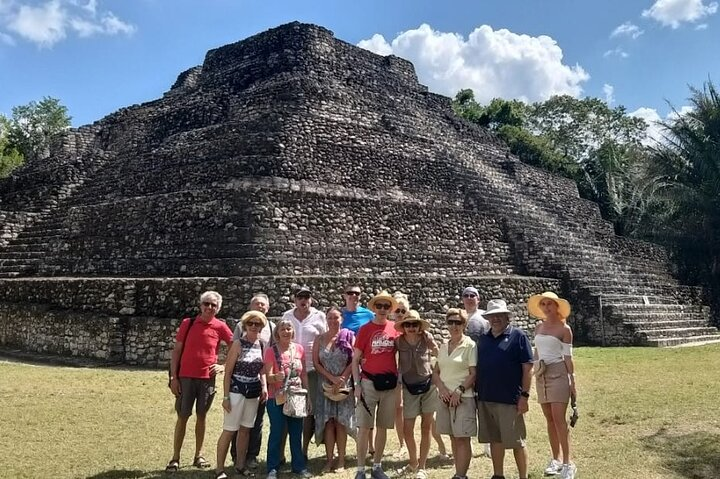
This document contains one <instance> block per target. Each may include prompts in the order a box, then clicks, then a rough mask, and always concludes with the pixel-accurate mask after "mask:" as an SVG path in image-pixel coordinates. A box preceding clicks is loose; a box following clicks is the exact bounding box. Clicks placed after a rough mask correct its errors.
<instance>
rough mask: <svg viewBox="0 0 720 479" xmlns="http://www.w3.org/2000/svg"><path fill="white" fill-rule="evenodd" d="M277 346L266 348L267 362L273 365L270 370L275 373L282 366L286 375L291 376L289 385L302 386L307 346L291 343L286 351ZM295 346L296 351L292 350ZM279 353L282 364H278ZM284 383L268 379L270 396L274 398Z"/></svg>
mask: <svg viewBox="0 0 720 479" xmlns="http://www.w3.org/2000/svg"><path fill="white" fill-rule="evenodd" d="M276 346H277V344H276V345H274V346H270V347H269V348H267V349H266V350H265V364H270V365H272V369H271V370H270V371H271V374H274V373H275V372H277V371H279V370H280V368H282V370H283V373H285V377H288V378H289V379H288V385H289V386H296V387H302V380H301V379H300V376H301V375H302V371H303V364H304V363H305V348H303V347H302V345H300V344H298V343H290V348H288V350H287V351H285V352H284V353H280V350H279V349H276ZM293 348H294V352H291V350H292V349H293ZM278 353H280V364H278V361H277V358H276V354H278ZM291 358H292V361H291ZM282 385H283V383H281V382H269V381H268V397H269V398H270V399H273V398H274V397H275V394H276V393H277V392H278V390H279V389H280V388H281V387H282Z"/></svg>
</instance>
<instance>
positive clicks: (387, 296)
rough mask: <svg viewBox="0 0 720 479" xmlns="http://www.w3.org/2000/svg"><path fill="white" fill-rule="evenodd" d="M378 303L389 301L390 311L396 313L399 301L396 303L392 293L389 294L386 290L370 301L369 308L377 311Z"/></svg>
mask: <svg viewBox="0 0 720 479" xmlns="http://www.w3.org/2000/svg"><path fill="white" fill-rule="evenodd" d="M378 301H387V302H388V303H390V311H389V312H392V311H395V308H397V301H395V298H393V297H392V296H391V295H390V293H388V292H387V291H385V290H382V291H380V292H379V293H378V294H376V295H375V296H373V297H372V299H371V300H370V301H368V308H369V309H372V310H373V311H375V303H377V302H378Z"/></svg>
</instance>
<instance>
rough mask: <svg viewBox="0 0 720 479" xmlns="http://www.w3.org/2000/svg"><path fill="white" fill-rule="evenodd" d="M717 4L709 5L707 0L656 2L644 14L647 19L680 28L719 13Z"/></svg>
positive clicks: (711, 3) (659, 0)
mask: <svg viewBox="0 0 720 479" xmlns="http://www.w3.org/2000/svg"><path fill="white" fill-rule="evenodd" d="M717 9H718V4H717V2H710V3H708V4H707V5H706V4H705V0H655V3H653V5H652V7H650V8H649V9H648V10H644V11H643V12H642V16H643V17H645V18H652V19H653V20H656V21H658V22H660V23H661V24H662V25H664V26H666V27H667V26H669V27H671V28H678V27H679V26H680V24H681V23H684V22H688V23H694V22H697V21H698V20H700V19H701V18H704V17H706V16H709V15H713V14H714V13H715V12H717Z"/></svg>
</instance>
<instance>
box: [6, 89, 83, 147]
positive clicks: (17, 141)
mask: <svg viewBox="0 0 720 479" xmlns="http://www.w3.org/2000/svg"><path fill="white" fill-rule="evenodd" d="M68 128H70V116H68V110H67V107H65V106H64V105H62V104H61V103H60V100H58V99H57V98H52V97H44V98H43V99H42V100H40V101H39V102H35V101H31V102H30V103H28V104H27V105H20V106H16V107H14V108H13V109H12V118H11V120H10V122H9V127H8V135H7V138H8V143H9V145H10V146H11V147H13V148H14V149H15V150H17V151H18V152H20V154H22V156H23V157H24V158H25V160H26V161H30V160H35V159H41V158H45V157H47V156H49V155H50V144H51V142H52V140H53V139H54V138H55V137H56V136H57V135H59V134H61V133H62V132H64V131H66V130H67V129H68Z"/></svg>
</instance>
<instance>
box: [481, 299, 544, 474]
mask: <svg viewBox="0 0 720 479" xmlns="http://www.w3.org/2000/svg"><path fill="white" fill-rule="evenodd" d="M483 316H484V317H485V319H487V320H488V321H490V331H488V332H487V333H485V334H482V335H480V336H478V341H477V351H478V364H477V368H476V371H477V379H476V381H475V390H476V391H477V396H478V440H479V441H480V442H481V443H485V442H489V443H490V453H491V457H492V463H493V476H492V479H504V478H505V476H504V472H503V471H504V460H505V450H506V449H512V450H513V454H514V456H515V463H516V464H517V468H518V473H519V476H520V479H527V477H528V453H527V448H526V447H525V439H526V437H527V432H526V429H525V418H524V414H525V413H526V412H527V411H528V398H529V397H530V381H531V379H532V366H533V353H532V346H531V345H530V340H529V339H528V337H527V335H526V334H525V332H524V331H523V330H522V329H520V328H516V327H513V326H510V311H509V310H508V309H507V304H506V303H505V301H503V300H501V299H493V300H491V301H489V302H488V304H487V308H486V310H485V314H483Z"/></svg>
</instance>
